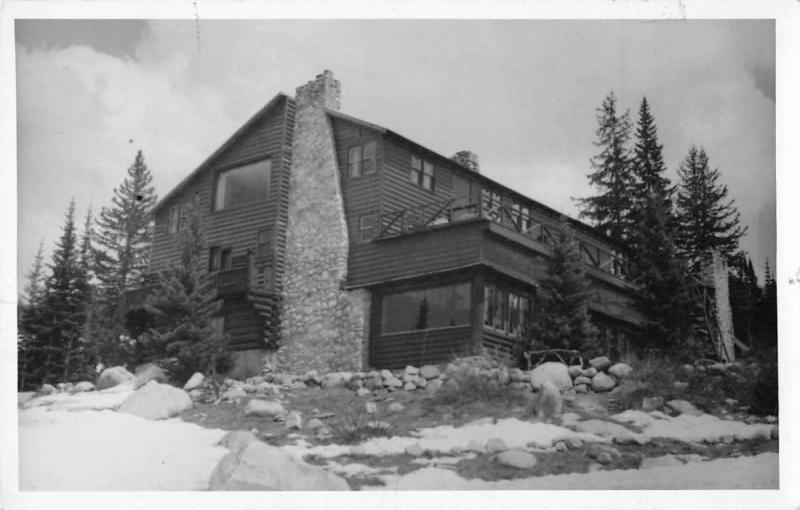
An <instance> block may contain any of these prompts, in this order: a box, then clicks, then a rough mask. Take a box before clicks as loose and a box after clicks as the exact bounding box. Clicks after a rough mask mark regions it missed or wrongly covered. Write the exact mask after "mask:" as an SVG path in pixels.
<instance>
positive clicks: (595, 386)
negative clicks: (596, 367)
mask: <svg viewBox="0 0 800 510" xmlns="http://www.w3.org/2000/svg"><path fill="white" fill-rule="evenodd" d="M616 384H617V382H616V381H615V380H614V378H613V377H611V376H608V375H606V374H604V373H603V372H599V373H597V374H596V375H595V376H594V377H592V390H594V391H596V392H598V393H599V392H601V391H609V390H611V389H613V388H614V386H616Z"/></svg>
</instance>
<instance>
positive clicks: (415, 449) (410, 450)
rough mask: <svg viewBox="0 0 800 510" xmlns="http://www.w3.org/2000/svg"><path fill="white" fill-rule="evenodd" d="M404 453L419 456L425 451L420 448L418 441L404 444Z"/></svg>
mask: <svg viewBox="0 0 800 510" xmlns="http://www.w3.org/2000/svg"><path fill="white" fill-rule="evenodd" d="M406 453H407V454H408V455H411V456H412V457H420V456H421V455H422V454H423V453H425V450H423V449H422V446H421V445H420V444H419V443H414V444H412V445H409V446H406Z"/></svg>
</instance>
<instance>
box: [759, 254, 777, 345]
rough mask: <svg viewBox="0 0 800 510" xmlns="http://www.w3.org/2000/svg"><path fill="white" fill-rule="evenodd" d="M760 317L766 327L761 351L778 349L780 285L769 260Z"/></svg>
mask: <svg viewBox="0 0 800 510" xmlns="http://www.w3.org/2000/svg"><path fill="white" fill-rule="evenodd" d="M759 308H760V316H761V320H763V325H764V332H763V334H764V337H763V339H762V344H761V346H760V347H761V350H762V351H769V350H773V349H777V347H778V285H777V282H776V281H775V275H774V274H773V273H772V271H770V267H769V260H766V261H765V262H764V293H763V298H762V300H761V303H760V307H759Z"/></svg>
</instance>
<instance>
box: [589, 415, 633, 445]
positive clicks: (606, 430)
mask: <svg viewBox="0 0 800 510" xmlns="http://www.w3.org/2000/svg"><path fill="white" fill-rule="evenodd" d="M575 430H576V431H577V432H587V433H589V434H595V435H597V436H600V437H608V438H611V439H613V440H614V441H616V442H618V443H633V442H640V441H639V439H638V438H637V436H636V434H634V433H633V432H631V431H630V430H628V429H627V428H625V427H624V426H622V425H620V424H619V423H614V422H610V421H605V420H597V419H593V420H586V421H579V422H578V423H576V424H575Z"/></svg>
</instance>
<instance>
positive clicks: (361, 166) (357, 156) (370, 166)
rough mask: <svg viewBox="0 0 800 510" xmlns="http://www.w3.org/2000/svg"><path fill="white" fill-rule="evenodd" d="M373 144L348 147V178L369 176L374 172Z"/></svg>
mask: <svg viewBox="0 0 800 510" xmlns="http://www.w3.org/2000/svg"><path fill="white" fill-rule="evenodd" d="M375 147H376V146H375V142H367V143H365V144H363V145H356V146H355V147H350V150H349V151H348V156H347V166H348V168H349V175H350V177H358V176H360V175H364V174H371V173H372V172H374V171H375Z"/></svg>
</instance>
